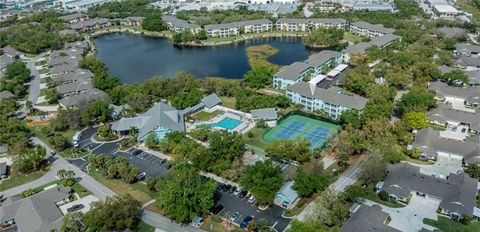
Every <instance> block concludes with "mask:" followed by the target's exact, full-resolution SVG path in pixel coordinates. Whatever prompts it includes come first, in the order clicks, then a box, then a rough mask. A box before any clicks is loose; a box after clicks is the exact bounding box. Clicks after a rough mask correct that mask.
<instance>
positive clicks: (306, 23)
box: [275, 18, 347, 32]
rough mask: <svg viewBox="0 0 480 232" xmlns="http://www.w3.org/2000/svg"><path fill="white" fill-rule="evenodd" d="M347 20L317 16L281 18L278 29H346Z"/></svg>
mask: <svg viewBox="0 0 480 232" xmlns="http://www.w3.org/2000/svg"><path fill="white" fill-rule="evenodd" d="M346 25H347V21H346V20H345V19H340V18H332V19H327V18H317V19H289V18H281V19H278V20H277V23H276V25H275V26H276V29H277V30H279V31H289V32H306V31H309V30H310V29H312V28H319V27H325V28H332V27H334V28H340V29H345V27H346Z"/></svg>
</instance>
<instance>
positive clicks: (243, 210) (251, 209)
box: [215, 190, 290, 231]
mask: <svg viewBox="0 0 480 232" xmlns="http://www.w3.org/2000/svg"><path fill="white" fill-rule="evenodd" d="M218 204H221V205H222V206H223V207H224V209H222V210H221V211H220V212H219V213H218V214H217V215H218V216H220V217H223V218H226V219H229V218H230V217H231V216H232V214H234V213H235V212H238V213H240V217H239V218H238V219H236V220H235V221H234V222H233V223H235V224H240V223H241V222H242V221H243V219H245V217H246V216H253V218H254V220H259V219H261V218H265V219H267V221H268V222H269V224H270V226H272V227H274V228H275V229H276V230H277V231H283V230H284V229H285V228H286V227H287V225H288V223H289V222H290V219H287V218H283V217H282V213H283V210H284V209H282V208H281V207H279V206H277V205H271V206H270V207H269V208H268V209H266V210H263V211H262V210H259V209H258V207H257V206H256V204H255V202H253V203H249V202H248V199H247V197H243V198H241V197H239V196H236V195H234V194H233V193H230V192H225V191H222V190H219V191H217V192H216V193H215V205H218Z"/></svg>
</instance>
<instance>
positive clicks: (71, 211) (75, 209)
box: [67, 204, 85, 213]
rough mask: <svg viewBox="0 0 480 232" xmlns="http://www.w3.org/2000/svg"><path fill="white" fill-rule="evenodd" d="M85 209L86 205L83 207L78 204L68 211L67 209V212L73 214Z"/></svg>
mask: <svg viewBox="0 0 480 232" xmlns="http://www.w3.org/2000/svg"><path fill="white" fill-rule="evenodd" d="M83 208H85V206H84V205H82V204H76V205H73V206H72V207H70V208H68V209H67V212H69V213H73V212H75V211H79V210H81V209H83Z"/></svg>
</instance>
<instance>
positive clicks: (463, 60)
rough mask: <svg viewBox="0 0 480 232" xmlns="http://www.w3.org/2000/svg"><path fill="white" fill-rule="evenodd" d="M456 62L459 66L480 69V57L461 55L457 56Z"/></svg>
mask: <svg viewBox="0 0 480 232" xmlns="http://www.w3.org/2000/svg"><path fill="white" fill-rule="evenodd" d="M454 62H455V64H456V65H457V66H458V67H459V68H463V69H467V70H477V69H480V58H478V57H472V56H465V55H459V56H456V57H455V61H454Z"/></svg>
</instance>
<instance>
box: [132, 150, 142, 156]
mask: <svg viewBox="0 0 480 232" xmlns="http://www.w3.org/2000/svg"><path fill="white" fill-rule="evenodd" d="M141 153H142V151H141V150H135V151H133V152H132V155H133V156H137V155H140V154H141Z"/></svg>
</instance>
